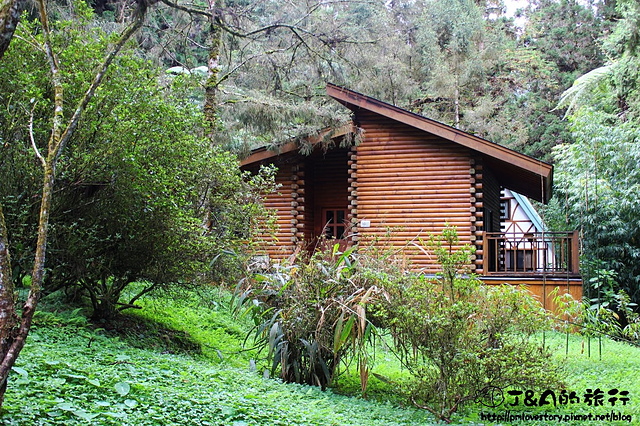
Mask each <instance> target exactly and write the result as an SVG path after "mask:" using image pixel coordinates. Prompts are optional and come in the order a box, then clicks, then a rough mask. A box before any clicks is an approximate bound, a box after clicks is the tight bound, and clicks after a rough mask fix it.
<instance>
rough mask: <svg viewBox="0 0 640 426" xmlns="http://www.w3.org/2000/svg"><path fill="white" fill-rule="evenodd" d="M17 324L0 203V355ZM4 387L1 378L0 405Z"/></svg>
mask: <svg viewBox="0 0 640 426" xmlns="http://www.w3.org/2000/svg"><path fill="white" fill-rule="evenodd" d="M17 324H18V317H17V315H16V301H15V292H14V288H13V275H12V271H11V257H10V256H9V236H8V231H7V226H6V224H5V220H4V214H3V211H2V205H1V204H0V351H2V352H1V354H0V355H2V354H6V353H7V352H8V351H9V347H10V346H11V344H12V342H13V340H14V338H15V334H16V326H17ZM6 388H7V381H6V380H3V381H2V383H0V406H2V403H3V400H4V392H5V390H6Z"/></svg>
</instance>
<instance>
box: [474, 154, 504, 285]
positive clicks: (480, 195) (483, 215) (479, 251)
mask: <svg viewBox="0 0 640 426" xmlns="http://www.w3.org/2000/svg"><path fill="white" fill-rule="evenodd" d="M471 164H472V169H473V174H472V175H473V176H472V185H473V190H472V191H473V193H474V196H473V199H474V201H475V202H474V209H473V210H474V221H475V222H474V224H473V227H472V229H473V232H474V237H473V238H472V243H474V244H475V245H476V256H475V267H476V273H478V274H480V275H482V274H483V273H484V271H483V269H482V268H483V256H484V253H483V241H484V233H485V232H499V231H500V191H501V187H500V184H499V183H498V180H497V179H496V177H495V175H494V174H493V172H492V171H491V169H489V168H488V167H486V166H485V164H484V161H483V159H482V157H478V158H474V159H472V161H471Z"/></svg>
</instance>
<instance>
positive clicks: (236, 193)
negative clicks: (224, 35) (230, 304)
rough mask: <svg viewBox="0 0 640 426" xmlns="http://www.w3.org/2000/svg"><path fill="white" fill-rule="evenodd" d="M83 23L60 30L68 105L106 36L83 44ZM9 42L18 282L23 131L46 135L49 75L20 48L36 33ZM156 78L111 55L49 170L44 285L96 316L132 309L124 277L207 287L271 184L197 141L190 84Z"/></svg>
mask: <svg viewBox="0 0 640 426" xmlns="http://www.w3.org/2000/svg"><path fill="white" fill-rule="evenodd" d="M89 25H90V24H89V22H88V21H82V20H76V21H63V22H59V23H57V28H59V29H60V30H64V34H65V37H64V39H63V38H60V40H59V41H58V42H59V43H60V44H61V56H62V58H63V60H65V61H66V64H67V67H66V73H65V78H66V79H67V82H66V84H67V85H68V90H67V91H66V93H67V99H68V101H69V102H74V100H75V97H78V96H81V94H82V93H81V91H80V90H78V89H79V88H81V87H82V83H81V82H82V80H83V79H85V78H86V74H87V73H89V72H90V70H91V69H92V68H93V66H94V64H93V63H92V58H95V57H96V56H97V55H96V54H95V52H97V51H100V50H101V49H103V48H104V41H105V40H107V39H108V37H107V35H106V34H105V33H104V32H102V31H101V30H100V29H97V28H93V29H91V32H92V34H93V37H91V38H86V37H85V35H86V33H85V30H86V28H87V26H89ZM56 34H58V35H59V36H60V37H62V32H60V33H56ZM18 35H19V38H18V39H16V41H15V42H14V43H13V44H12V48H11V49H10V51H9V53H8V54H7V55H6V56H5V58H4V63H5V65H7V67H3V68H2V70H1V71H0V81H2V85H3V90H2V95H0V97H2V102H3V103H4V104H5V105H6V108H5V109H3V113H2V114H1V117H0V119H1V120H2V123H3V125H2V129H3V134H2V140H3V141H4V144H5V146H4V148H3V156H2V158H1V159H0V162H1V163H2V167H1V168H0V174H1V175H2V177H1V179H2V181H3V182H6V184H4V185H3V186H2V188H1V189H0V191H1V195H2V197H3V199H5V200H7V201H6V202H5V203H6V213H5V214H6V216H7V221H8V225H9V229H10V232H11V234H10V238H11V240H12V242H13V244H15V249H14V250H15V254H14V256H13V259H14V270H15V271H16V273H15V278H16V280H22V279H23V278H24V277H25V275H26V274H27V271H28V268H29V263H30V261H31V260H32V259H33V245H34V240H35V239H34V230H35V228H36V224H37V218H38V216H37V207H38V205H37V203H34V201H37V200H38V191H39V182H40V179H41V177H40V176H41V171H40V170H39V167H38V164H37V163H35V162H34V154H33V152H32V147H31V144H30V143H29V138H25V136H27V135H26V134H25V132H26V131H27V129H28V128H33V129H34V133H35V135H34V140H35V141H40V140H42V139H46V131H47V116H46V108H45V107H46V105H47V103H48V99H47V97H48V83H47V81H48V79H47V76H46V64H45V63H44V62H43V61H44V57H42V56H41V55H39V54H38V52H35V51H34V50H33V47H32V45H31V44H30V43H28V42H26V40H28V39H29V38H30V37H35V38H37V37H38V34H37V29H36V28H35V27H34V26H33V25H30V24H28V23H25V24H24V25H23V26H21V28H20V29H19V33H18ZM85 58H87V59H85ZM15 70H19V72H15ZM120 76H126V78H121V77H120ZM161 77H162V75H161V74H160V73H159V70H157V69H156V68H154V67H153V66H152V65H151V64H150V63H149V62H147V61H144V60H141V59H139V58H137V57H136V56H135V55H134V53H133V52H132V51H129V52H128V53H126V54H125V55H123V56H121V57H120V58H118V59H117V60H116V61H115V63H114V64H113V65H112V68H111V70H110V72H109V74H108V75H107V77H106V81H105V82H104V84H103V85H102V87H101V90H100V91H99V92H98V93H97V94H96V96H95V98H94V100H93V101H92V102H91V103H90V104H89V105H88V107H87V110H86V112H85V115H84V117H83V119H82V120H81V121H80V123H79V126H78V130H77V132H76V134H75V135H74V137H73V138H72V139H71V141H70V142H69V146H68V149H67V151H66V152H65V153H64V154H63V155H62V157H61V158H60V163H59V165H58V170H57V173H58V186H57V187H58V190H57V192H56V197H55V199H54V203H53V206H52V209H51V213H50V214H51V221H52V227H51V232H50V242H49V254H50V255H49V262H48V264H47V268H48V274H47V277H46V286H45V287H46V291H53V290H56V289H58V288H65V289H66V290H67V291H68V292H70V293H75V294H76V296H77V295H86V296H88V298H89V299H90V302H91V304H92V306H93V308H94V316H95V317H96V318H108V317H111V316H113V315H114V313H115V312H116V310H117V309H119V308H122V307H127V306H131V305H132V304H133V301H135V299H136V295H133V296H132V298H131V299H130V301H128V302H121V301H120V300H119V299H120V295H121V293H122V291H123V290H124V289H125V288H126V287H127V286H128V285H129V284H130V283H132V282H133V281H146V282H148V283H149V284H148V286H147V287H145V288H143V289H141V292H146V291H149V290H151V289H152V288H155V287H158V286H166V285H169V284H180V285H187V284H188V283H190V282H193V281H194V280H196V279H198V278H199V279H212V278H213V277H212V274H213V273H216V267H220V266H222V265H225V263H226V264H228V261H227V260H228V259H229V258H228V257H224V258H220V256H221V255H222V253H223V251H239V250H238V248H239V247H241V246H242V247H246V241H248V240H250V239H251V236H252V232H253V230H254V229H255V227H256V222H255V218H256V217H257V213H258V211H259V210H260V207H259V200H260V197H259V191H260V189H261V186H262V185H264V184H267V183H268V176H267V174H265V175H261V176H258V177H257V178H252V180H251V181H249V179H248V178H247V177H244V176H242V175H241V173H240V171H239V170H238V168H237V162H236V160H235V157H233V156H231V155H229V154H226V153H224V152H223V151H222V150H220V149H217V148H213V147H212V146H211V144H210V142H209V141H208V140H206V139H205V138H203V137H202V132H201V131H198V129H199V128H201V116H202V114H201V111H200V107H199V105H197V104H196V103H193V102H190V100H189V98H188V97H187V96H186V95H185V94H188V93H189V92H188V91H186V89H188V85H189V82H188V81H185V79H184V78H176V79H174V80H169V81H166V82H165V83H164V84H163V83H162V78H161ZM40 135H42V136H40ZM216 257H217V258H218V259H220V261H219V262H215V263H214V262H213V260H214V259H215V258H216ZM212 267H213V268H212ZM218 272H222V270H218ZM224 272H225V273H226V275H229V274H232V271H231V270H229V269H224ZM216 278H218V279H220V278H221V276H220V274H218V276H217V277H216ZM227 278H229V279H233V277H232V276H229V277H227Z"/></svg>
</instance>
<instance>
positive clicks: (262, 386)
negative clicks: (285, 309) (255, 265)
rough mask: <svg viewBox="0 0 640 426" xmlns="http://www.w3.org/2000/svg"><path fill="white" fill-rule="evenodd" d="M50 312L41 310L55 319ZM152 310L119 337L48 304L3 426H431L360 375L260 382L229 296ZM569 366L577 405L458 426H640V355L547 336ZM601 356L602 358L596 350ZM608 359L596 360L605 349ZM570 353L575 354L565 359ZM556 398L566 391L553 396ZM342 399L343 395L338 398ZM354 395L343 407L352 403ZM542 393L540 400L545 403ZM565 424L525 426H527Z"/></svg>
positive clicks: (378, 361)
mask: <svg viewBox="0 0 640 426" xmlns="http://www.w3.org/2000/svg"><path fill="white" fill-rule="evenodd" d="M46 302H47V301H46V300H45V303H44V306H45V308H46V307H47V303H46ZM142 304H143V305H144V309H142V310H140V311H135V312H132V313H130V314H129V315H128V316H126V317H124V318H122V319H120V320H119V321H118V322H117V323H116V324H115V326H116V327H117V328H118V330H117V332H116V330H114V329H113V327H107V325H106V324H105V325H104V327H96V326H95V325H92V324H89V323H88V322H87V320H86V318H85V317H84V316H83V315H82V312H81V310H79V309H75V310H74V309H68V308H62V307H60V305H55V306H54V307H52V304H49V307H48V308H46V309H48V310H44V311H42V312H40V313H39V314H38V316H37V318H36V324H35V328H34V330H33V331H32V333H31V335H30V337H29V340H28V343H27V346H26V347H25V349H24V350H23V353H22V354H21V356H20V358H19V361H18V365H17V366H16V368H15V370H14V373H13V374H12V376H11V378H10V383H9V390H8V392H7V395H6V400H5V405H4V407H3V413H2V417H1V418H0V422H1V424H5V425H54V424H64V425H74V424H78V425H87V424H92V425H93V424H95V425H192V424H203V425H207V424H210V425H277V424H287V425H423V424H434V423H435V422H434V420H433V417H432V416H431V415H429V414H428V413H427V412H425V411H422V410H418V409H413V408H402V407H401V406H400V401H401V399H400V398H399V397H397V396H394V394H393V391H394V390H395V387H394V385H393V384H389V383H387V382H386V381H381V380H379V379H378V378H377V377H375V376H374V377H372V378H371V380H370V388H369V392H368V395H367V396H368V398H369V399H368V400H367V399H363V398H360V397H358V396H357V395H358V394H359V384H358V381H357V373H356V372H355V368H354V367H350V369H349V370H348V372H346V373H345V374H344V375H343V376H342V377H341V378H340V380H339V381H338V385H339V387H338V389H337V390H336V392H332V391H327V392H322V391H320V390H319V389H317V388H314V387H309V386H300V385H291V384H283V383H281V382H279V381H278V380H273V379H267V378H264V377H263V374H262V373H261V371H262V368H261V365H260V363H259V362H258V364H257V365H255V363H253V362H252V360H253V359H257V355H258V354H256V353H255V352H254V351H251V350H244V349H243V347H242V341H243V339H244V336H245V333H246V331H247V330H248V329H249V328H250V326H251V324H249V323H247V322H246V320H244V319H240V320H237V319H234V318H232V316H231V315H230V314H229V308H228V295H226V294H225V293H222V292H219V291H217V290H210V291H208V292H205V293H203V294H201V295H194V294H190V295H185V296H184V297H181V298H177V299H171V298H167V297H146V298H145V299H144V300H143V302H142ZM544 337H545V339H546V341H547V343H548V344H550V345H552V346H553V347H555V348H556V351H555V353H556V356H557V357H558V358H559V359H560V360H561V361H562V364H563V368H564V370H565V376H566V377H567V384H568V389H569V390H574V391H576V393H577V395H578V396H579V397H580V403H577V404H570V405H566V406H562V405H558V406H557V407H553V406H549V405H547V406H544V407H535V406H531V407H530V406H525V405H524V404H523V403H522V396H520V404H518V405H517V406H509V405H508V404H510V403H512V402H513V396H510V395H505V396H506V397H507V399H506V401H505V402H504V404H507V405H504V404H503V405H502V406H500V407H496V408H488V407H485V406H483V405H481V404H474V405H471V406H470V407H469V408H468V409H467V410H466V411H463V412H461V413H460V414H459V415H457V416H456V417H454V420H455V421H456V422H457V424H513V422H510V421H503V422H492V421H488V420H485V419H483V418H482V416H483V415H485V416H486V415H488V414H497V415H499V414H503V413H504V412H506V411H507V410H508V411H509V412H510V413H511V414H512V415H513V414H516V415H518V414H533V415H545V414H546V415H561V416H570V415H572V414H587V415H588V414H592V415H596V414H603V415H606V414H607V413H610V412H611V411H612V410H613V411H615V412H619V413H620V414H623V415H627V416H632V420H633V422H634V423H636V422H637V421H638V419H640V404H638V397H639V396H640V382H638V381H637V380H636V376H637V374H636V373H637V372H638V371H640V349H639V348H637V347H632V346H630V345H626V344H623V343H619V342H614V341H611V340H608V339H603V340H602V341H601V342H600V341H598V340H597V339H592V340H591V354H590V356H589V353H588V344H587V343H588V342H587V341H586V340H584V339H583V338H581V337H580V336H569V343H568V346H567V344H566V336H565V335H563V334H557V333H547V334H546V335H545V336H544ZM600 344H601V346H600ZM600 347H601V349H602V351H601V353H602V356H601V359H600V355H599V354H600V349H599V348H600ZM567 348H568V354H567V353H566V352H567ZM372 371H373V372H374V373H376V374H378V375H380V376H379V377H382V376H385V377H387V378H389V379H391V380H392V381H396V382H399V381H401V379H402V377H403V376H404V375H405V372H404V371H403V370H402V369H401V368H400V366H399V364H398V362H397V361H396V360H395V358H394V357H393V356H392V355H391V353H390V352H389V351H388V350H386V349H385V348H384V345H382V346H381V350H379V351H377V353H376V358H375V362H374V364H373V368H372ZM596 388H599V389H601V390H603V391H604V392H605V398H604V403H603V406H601V407H593V406H589V405H587V404H586V403H584V402H583V396H584V394H585V393H586V391H587V389H592V390H595V389H596ZM611 389H618V391H628V392H629V397H630V401H629V403H628V405H626V406H622V405H620V403H618V404H617V405H616V406H614V407H612V406H611V404H610V403H609V402H608V401H607V400H608V398H610V396H609V395H606V393H607V392H608V391H609V390H611ZM553 391H554V392H555V393H556V394H558V395H559V394H560V392H561V389H553ZM339 393H342V394H339ZM345 394H346V395H345ZM539 396H540V393H539V392H537V393H536V397H537V398H539ZM556 423H558V422H557V421H527V422H526V424H527V425H538V424H556ZM523 424H525V423H523ZM562 424H576V425H584V424H607V425H611V424H629V422H626V421H620V422H611V421H603V422H597V421H589V422H585V421H573V422H572V421H568V422H562Z"/></svg>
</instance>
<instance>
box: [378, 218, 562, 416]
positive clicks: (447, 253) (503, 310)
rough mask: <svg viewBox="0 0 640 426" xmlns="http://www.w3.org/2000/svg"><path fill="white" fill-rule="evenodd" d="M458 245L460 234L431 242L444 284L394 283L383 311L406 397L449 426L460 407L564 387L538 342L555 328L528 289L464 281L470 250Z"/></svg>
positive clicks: (423, 280) (450, 232)
mask: <svg viewBox="0 0 640 426" xmlns="http://www.w3.org/2000/svg"><path fill="white" fill-rule="evenodd" d="M458 243H459V241H458V236H457V233H456V231H455V228H446V229H445V230H444V232H443V235H441V236H440V235H439V236H432V238H431V241H430V245H431V246H432V247H433V249H434V252H435V254H436V256H437V258H438V261H439V263H440V264H441V265H442V273H440V274H439V276H438V277H437V278H438V279H428V278H426V277H424V276H419V277H415V278H414V279H412V280H403V281H400V282H398V283H393V284H396V285H393V284H392V285H391V286H390V287H388V289H389V298H388V303H387V304H386V306H385V308H386V315H387V317H388V319H387V321H388V322H387V324H388V326H389V328H390V331H391V334H392V336H393V339H394V349H393V350H394V351H395V352H396V353H397V354H398V357H399V359H400V360H401V361H402V363H403V366H405V367H406V368H407V369H408V370H409V371H410V373H411V379H410V380H409V381H408V383H407V385H406V386H407V390H406V394H407V395H409V397H410V399H411V401H412V402H413V403H414V404H415V405H417V406H420V407H423V408H426V409H427V410H429V411H430V412H432V413H433V414H434V415H435V416H436V417H437V418H438V419H442V420H444V421H446V422H450V421H451V415H452V414H453V413H454V412H456V411H457V410H458V409H459V408H460V406H462V405H464V404H467V403H469V402H470V401H478V400H484V399H487V398H488V399H491V398H493V394H494V393H496V392H503V391H505V390H506V389H507V388H511V387H514V388H518V389H543V388H558V387H560V386H561V384H560V383H561V378H560V377H561V375H560V370H559V368H558V366H557V365H554V364H553V363H552V362H551V361H550V360H551V357H550V356H549V355H550V354H549V351H548V348H547V347H545V346H544V344H540V342H538V341H537V340H536V339H534V336H535V335H536V334H537V333H540V332H542V331H543V330H545V329H547V328H548V327H549V325H550V324H549V318H548V316H547V313H546V312H544V311H543V310H542V308H541V307H540V304H539V303H538V302H537V301H535V299H533V297H532V296H531V295H529V294H527V293H526V292H525V291H523V290H522V289H517V288H513V287H511V286H507V285H505V286H502V287H492V286H483V285H481V283H480V281H479V280H477V279H475V278H474V277H473V276H470V277H469V276H465V275H463V274H464V273H465V269H468V267H469V265H470V262H471V254H472V250H471V248H470V247H468V246H465V247H463V248H461V249H454V248H453V247H454V246H456V245H458Z"/></svg>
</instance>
